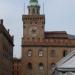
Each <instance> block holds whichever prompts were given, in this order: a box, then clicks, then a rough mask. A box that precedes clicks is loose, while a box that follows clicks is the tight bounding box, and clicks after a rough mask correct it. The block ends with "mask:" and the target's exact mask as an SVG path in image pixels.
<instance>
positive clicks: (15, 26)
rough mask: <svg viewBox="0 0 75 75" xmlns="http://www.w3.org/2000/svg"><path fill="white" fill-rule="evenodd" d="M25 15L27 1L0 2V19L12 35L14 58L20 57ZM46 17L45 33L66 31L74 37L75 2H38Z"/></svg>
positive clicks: (4, 0)
mask: <svg viewBox="0 0 75 75" xmlns="http://www.w3.org/2000/svg"><path fill="white" fill-rule="evenodd" d="M24 2H25V13H26V14H27V5H28V2H29V0H0V19H4V26H5V27H6V28H7V29H10V33H11V35H14V44H15V46H14V57H21V38H22V29H23V28H22V26H23V24H22V15H23V14H24ZM43 3H44V13H45V16H46V24H45V30H46V31H67V33H68V34H73V35H75V0H39V4H40V6H41V13H43Z"/></svg>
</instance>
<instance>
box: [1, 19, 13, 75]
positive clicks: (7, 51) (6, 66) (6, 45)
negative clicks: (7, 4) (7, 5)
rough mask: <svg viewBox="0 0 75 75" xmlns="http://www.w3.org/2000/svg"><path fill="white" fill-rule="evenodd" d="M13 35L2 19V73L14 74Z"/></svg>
mask: <svg viewBox="0 0 75 75" xmlns="http://www.w3.org/2000/svg"><path fill="white" fill-rule="evenodd" d="M13 46H14V45H13V36H11V35H10V34H9V31H7V30H6V29H5V27H4V25H3V20H0V75H12V59H13Z"/></svg>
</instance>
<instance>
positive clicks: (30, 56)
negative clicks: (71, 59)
mask: <svg viewBox="0 0 75 75" xmlns="http://www.w3.org/2000/svg"><path fill="white" fill-rule="evenodd" d="M22 21H23V38H22V71H21V75H50V74H51V71H52V69H53V67H54V66H55V64H56V62H57V61H59V60H60V59H61V58H63V57H64V56H66V55H67V54H68V53H69V52H71V51H72V50H75V36H74V35H70V34H68V33H67V32H65V31H52V32H46V31H45V15H44V14H40V6H39V4H38V0H30V4H29V6H28V14H27V15H23V16H22Z"/></svg>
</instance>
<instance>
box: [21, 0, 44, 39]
mask: <svg viewBox="0 0 75 75" xmlns="http://www.w3.org/2000/svg"><path fill="white" fill-rule="evenodd" d="M22 20H23V38H24V39H29V40H32V39H43V38H44V26H45V15H41V14H40V6H39V4H38V0H30V2H29V5H28V14H27V15H23V16H22Z"/></svg>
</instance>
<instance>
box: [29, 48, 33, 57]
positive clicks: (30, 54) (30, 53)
mask: <svg viewBox="0 0 75 75" xmlns="http://www.w3.org/2000/svg"><path fill="white" fill-rule="evenodd" d="M28 56H29V57H30V56H32V50H31V49H29V50H28Z"/></svg>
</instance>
